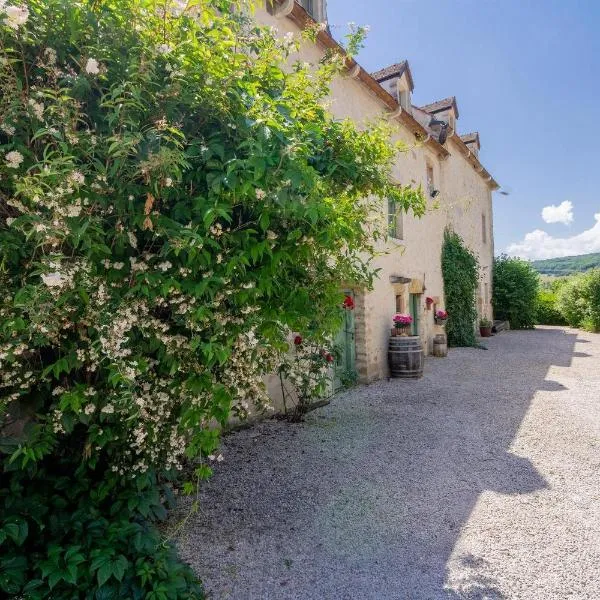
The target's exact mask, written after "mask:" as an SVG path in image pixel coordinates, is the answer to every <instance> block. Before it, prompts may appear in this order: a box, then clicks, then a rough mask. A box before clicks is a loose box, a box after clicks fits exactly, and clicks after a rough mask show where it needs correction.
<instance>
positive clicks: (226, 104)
mask: <svg viewBox="0 0 600 600" xmlns="http://www.w3.org/2000/svg"><path fill="white" fill-rule="evenodd" d="M248 4H249V3H248V2H243V1H242V0H239V1H238V0H236V1H234V0H190V1H189V2H188V1H183V0H181V1H180V0H161V1H158V0H79V1H77V2H75V1H72V0H29V1H28V2H23V1H22V0H14V2H11V3H7V2H6V1H0V88H1V89H2V94H1V95H0V430H1V434H2V444H1V446H0V453H1V457H2V490H1V494H0V507H1V512H0V543H1V544H2V552H1V553H0V595H2V596H5V595H8V596H10V597H26V598H28V599H30V600H36V599H38V598H39V599H41V598H50V597H51V598H53V599H55V600H67V599H72V598H86V599H87V598H89V599H92V598H95V599H96V600H99V599H101V598H105V599H108V598H131V599H138V598H145V599H149V600H160V599H175V598H177V599H180V598H199V597H200V596H201V589H200V585H199V583H198V582H197V581H196V579H195V577H194V576H193V574H192V573H191V572H190V571H189V570H188V569H187V568H185V567H184V566H183V565H181V564H179V563H178V562H177V560H176V557H175V554H174V552H173V550H172V549H171V548H170V547H169V545H168V544H166V543H163V542H162V541H161V539H160V536H159V535H158V533H157V530H156V529H155V527H154V525H153V523H154V522H155V521H156V520H158V519H162V518H164V517H165V514H166V510H165V509H166V507H167V506H168V505H169V501H170V499H171V497H172V493H171V481H172V480H174V479H176V478H177V477H178V476H179V474H180V473H181V470H182V467H183V465H184V463H185V461H187V460H190V459H194V460H195V461H196V463H195V470H194V471H193V477H192V479H191V480H190V481H187V482H185V484H184V486H183V489H184V491H185V492H187V493H191V492H193V491H194V490H195V489H196V486H197V484H198V482H199V481H201V480H202V479H204V478H206V477H208V476H209V475H210V473H211V469H210V464H211V461H212V460H218V459H220V458H221V457H220V455H219V452H218V433H217V428H216V427H215V425H216V424H224V423H226V422H227V421H228V419H229V417H230V416H231V415H232V414H235V415H238V416H240V417H244V416H245V415H247V414H248V412H249V411H251V410H254V411H257V410H266V409H268V405H269V399H268V397H267V395H266V391H265V387H264V384H263V376H264V374H265V373H277V372H278V370H279V369H280V367H281V366H282V365H288V364H289V368H288V367H285V369H284V371H285V374H286V376H288V377H289V379H290V380H294V376H295V377H296V378H297V380H298V381H299V382H300V383H301V384H302V385H304V380H302V373H300V374H296V375H294V369H301V370H302V372H304V370H306V368H307V365H306V362H305V361H304V360H303V361H299V362H297V363H296V362H291V361H289V359H288V358H287V357H288V356H289V350H290V340H291V339H293V335H294V334H297V335H301V336H302V337H303V339H304V340H305V344H306V347H307V348H309V347H310V348H318V349H319V350H318V351H316V352H314V353H313V352H311V353H309V354H308V355H307V356H306V361H308V362H310V363H311V367H310V369H311V371H310V372H311V373H312V374H314V375H315V377H314V380H315V382H314V383H315V385H316V386H317V387H318V379H319V377H320V376H321V375H322V374H323V373H324V371H325V370H326V366H327V364H328V362H327V361H328V356H329V353H330V352H331V348H330V346H331V339H332V336H333V334H334V333H335V331H336V330H337V328H338V327H339V323H340V321H341V310H342V309H341V308H340V306H341V302H342V299H343V294H341V293H340V289H339V285H340V282H348V283H355V284H356V285H359V286H369V285H370V283H371V281H372V278H373V276H374V273H373V269H372V267H371V265H370V256H371V255H372V254H373V247H374V246H375V244H376V243H377V240H378V239H379V237H380V236H381V235H382V233H381V231H380V230H379V229H378V228H377V227H375V226H373V227H371V226H368V225H365V224H366V223H369V220H368V217H369V216H370V215H371V214H372V213H373V211H376V210H379V206H380V203H381V199H382V198H391V199H392V200H394V201H395V202H396V203H397V204H398V205H399V206H402V207H404V208H405V209H408V208H411V209H412V210H413V212H414V213H416V214H421V213H422V212H423V209H424V201H423V197H422V195H421V194H420V193H419V192H417V191H414V190H410V189H409V188H398V187H397V186H396V185H395V184H394V182H393V181H392V180H391V178H390V176H389V174H390V170H391V165H392V164H393V162H394V160H395V156H396V152H397V151H398V148H397V147H396V146H394V144H392V143H390V137H389V133H390V132H389V130H388V129H387V127H386V125H385V124H380V125H374V126H373V127H370V128H366V129H360V130H359V129H357V128H356V127H355V126H354V125H353V124H352V123H350V122H348V121H340V120H335V119H333V118H332V117H331V116H330V115H329V113H328V112H327V110H326V108H325V106H326V97H327V95H328V93H329V89H330V84H331V81H332V79H333V78H334V77H336V76H337V75H338V74H339V73H340V72H341V71H342V70H343V69H344V65H345V63H344V60H345V59H344V58H343V57H342V56H341V55H340V54H339V53H331V54H330V55H328V56H326V57H325V59H324V60H322V61H320V62H319V63H318V64H314V65H310V64H307V63H304V62H298V63H292V64H291V61H292V58H291V56H292V55H293V54H294V53H295V52H296V50H297V49H298V45H299V40H298V36H294V35H292V34H288V35H287V36H285V37H283V38H278V37H277V35H276V32H275V31H273V30H271V29H270V28H266V27H260V26H258V25H257V24H256V23H255V22H254V21H253V19H252V13H251V11H249V10H247V9H248V8H249V7H248ZM313 34H314V32H313ZM365 199H368V200H365ZM286 361H287V362H286ZM312 385H313V379H311V381H309V382H308V384H307V389H308V387H309V386H312Z"/></svg>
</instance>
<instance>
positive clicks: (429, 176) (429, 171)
mask: <svg viewBox="0 0 600 600" xmlns="http://www.w3.org/2000/svg"><path fill="white" fill-rule="evenodd" d="M434 183H435V182H434V181H433V165H431V164H430V163H427V189H428V190H429V191H430V192H431V190H433V189H434V187H433V186H434Z"/></svg>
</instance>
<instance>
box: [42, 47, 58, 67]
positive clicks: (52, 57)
mask: <svg viewBox="0 0 600 600" xmlns="http://www.w3.org/2000/svg"><path fill="white" fill-rule="evenodd" d="M44 54H45V55H46V58H47V59H48V63H49V64H51V65H53V64H55V63H56V50H55V49H54V48H46V49H45V50H44Z"/></svg>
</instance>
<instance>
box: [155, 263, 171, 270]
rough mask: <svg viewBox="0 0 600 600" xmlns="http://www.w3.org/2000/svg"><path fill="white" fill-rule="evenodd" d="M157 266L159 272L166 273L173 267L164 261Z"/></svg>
mask: <svg viewBox="0 0 600 600" xmlns="http://www.w3.org/2000/svg"><path fill="white" fill-rule="evenodd" d="M157 266H158V268H159V269H160V270H161V271H168V270H169V269H170V268H171V267H172V266H173V265H172V264H171V263H170V262H169V261H168V260H166V261H165V262H161V263H159V264H158V265H157Z"/></svg>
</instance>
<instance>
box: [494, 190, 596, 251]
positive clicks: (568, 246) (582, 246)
mask: <svg viewBox="0 0 600 600" xmlns="http://www.w3.org/2000/svg"><path fill="white" fill-rule="evenodd" d="M563 204H564V202H563ZM594 219H595V220H596V222H595V223H594V226H593V227H591V228H590V229H587V230H586V231H584V232H582V233H579V234H577V235H573V236H571V237H566V238H555V237H552V236H551V235H550V234H549V233H547V232H545V231H542V230H541V229H536V230H535V231H532V232H530V233H528V234H527V235H525V237H524V238H523V240H522V241H520V242H517V243H516V244H511V245H510V246H508V247H507V249H506V252H507V253H508V254H510V255H512V256H520V257H521V258H526V259H529V260H537V259H543V258H558V257H560V256H577V255H578V254H588V253H590V252H600V213H596V214H595V215H594Z"/></svg>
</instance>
